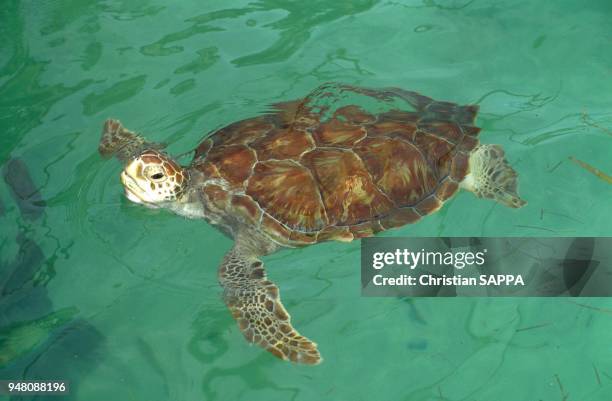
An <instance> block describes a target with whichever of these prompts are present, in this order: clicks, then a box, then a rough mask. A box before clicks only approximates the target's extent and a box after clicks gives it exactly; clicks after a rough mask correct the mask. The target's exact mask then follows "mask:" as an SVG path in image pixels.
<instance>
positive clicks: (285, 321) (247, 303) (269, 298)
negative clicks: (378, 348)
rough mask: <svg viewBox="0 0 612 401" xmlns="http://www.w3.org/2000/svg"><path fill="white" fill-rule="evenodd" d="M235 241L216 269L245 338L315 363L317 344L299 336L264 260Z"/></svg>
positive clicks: (292, 358)
mask: <svg viewBox="0 0 612 401" xmlns="http://www.w3.org/2000/svg"><path fill="white" fill-rule="evenodd" d="M241 245H242V244H241V243H240V242H237V243H236V245H235V246H234V248H233V249H232V250H231V251H230V252H228V253H227V254H226V255H225V258H224V260H223V263H222V264H221V267H220V268H219V283H220V284H221V286H222V287H223V290H224V299H225V303H226V305H227V306H228V308H229V309H230V311H231V313H232V316H233V317H234V319H236V322H237V323H238V327H239V328H240V330H241V331H242V334H244V337H245V338H246V340H247V341H248V342H250V343H254V344H257V345H259V346H261V347H263V348H264V349H266V350H267V351H269V352H271V353H272V354H274V355H275V356H277V357H279V358H281V359H285V360H290V361H293V362H299V363H304V364H309V365H312V364H317V363H319V362H321V356H320V354H319V351H318V350H317V345H316V344H315V343H313V342H312V341H310V340H309V339H307V338H306V337H304V336H301V335H300V333H298V332H297V330H295V329H294V328H293V326H292V325H291V318H290V316H289V313H288V312H287V310H285V307H284V306H283V304H282V303H281V300H280V295H279V291H278V287H277V286H276V285H275V284H274V283H273V282H272V281H270V280H268V279H267V277H266V271H265V270H264V266H263V263H262V262H261V260H259V259H258V258H257V257H256V256H255V255H254V253H253V252H251V251H250V250H249V249H247V248H245V247H243V246H241Z"/></svg>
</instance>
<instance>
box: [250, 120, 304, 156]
mask: <svg viewBox="0 0 612 401" xmlns="http://www.w3.org/2000/svg"><path fill="white" fill-rule="evenodd" d="M314 147H315V145H314V143H313V140H312V138H311V137H310V134H308V133H307V132H305V131H297V130H290V129H282V128H281V129H274V130H271V131H270V132H268V133H267V135H265V136H263V137H262V138H259V139H257V140H256V141H254V142H253V143H252V144H251V148H252V149H255V150H256V151H257V158H258V159H259V160H269V159H278V160H283V159H293V160H297V159H299V156H300V155H301V154H302V153H304V152H306V151H308V150H312V149H314Z"/></svg>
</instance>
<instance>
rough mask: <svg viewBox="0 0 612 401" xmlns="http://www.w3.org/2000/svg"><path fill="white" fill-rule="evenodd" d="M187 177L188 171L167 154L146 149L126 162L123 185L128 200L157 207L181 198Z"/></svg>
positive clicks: (122, 179)
mask: <svg viewBox="0 0 612 401" xmlns="http://www.w3.org/2000/svg"><path fill="white" fill-rule="evenodd" d="M187 177H188V174H187V171H186V170H185V169H183V168H182V167H180V166H179V165H178V164H177V163H176V162H175V161H174V160H172V159H170V158H169V157H168V156H167V155H165V154H164V153H162V152H159V151H157V150H154V149H147V150H144V151H142V152H140V153H139V154H137V155H135V156H134V157H132V158H131V159H130V160H127V162H126V165H125V168H124V169H123V171H122V172H121V183H122V184H123V187H124V189H125V195H126V196H127V198H128V199H129V200H131V201H132V202H135V203H140V204H142V205H144V206H147V207H150V208H158V207H162V206H164V204H168V203H171V202H174V201H176V200H178V199H180V198H181V197H182V195H183V194H184V193H185V189H186V187H187Z"/></svg>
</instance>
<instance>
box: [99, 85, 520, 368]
mask: <svg viewBox="0 0 612 401" xmlns="http://www.w3.org/2000/svg"><path fill="white" fill-rule="evenodd" d="M350 96H354V97H355V96H356V97H358V98H359V100H361V101H363V103H367V102H368V101H369V102H370V103H372V102H373V103H374V105H373V106H372V105H371V107H366V106H363V107H362V106H361V105H355V104H344V105H342V104H343V101H344V103H346V101H347V99H349V100H350V99H351V98H350ZM477 111H478V106H476V105H468V106H459V105H456V104H454V103H450V102H440V101H435V100H433V99H431V98H429V97H426V96H422V95H419V94H417V93H415V92H409V91H405V90H402V89H397V88H385V89H367V88H359V87H353V86H349V85H343V84H324V85H323V86H321V87H319V88H318V89H316V90H315V91H314V92H312V93H311V94H310V95H309V96H307V97H305V98H304V99H300V100H294V101H288V102H283V103H278V104H276V105H274V107H273V108H272V110H270V111H269V112H268V113H264V114H262V115H260V116H257V117H254V118H249V119H246V120H242V121H239V122H236V123H233V124H230V125H228V126H226V127H224V128H221V129H219V130H217V131H215V132H213V133H212V134H211V135H208V136H207V137H205V138H204V140H203V141H202V142H201V143H200V144H199V146H198V147H197V148H196V149H195V154H194V157H193V160H192V161H191V163H190V164H189V165H187V166H180V165H179V164H178V163H177V162H176V161H175V160H173V159H172V158H170V157H169V156H168V155H167V154H166V153H164V152H163V151H162V149H163V146H162V145H160V144H156V143H153V142H149V141H147V140H146V139H144V138H143V137H142V136H140V135H138V134H136V133H134V132H131V131H129V130H127V129H126V128H124V127H123V126H122V125H121V123H120V122H119V121H116V120H107V121H106V123H105V125H104V130H103V133H102V138H101V141H100V145H99V151H100V153H101V154H102V155H103V156H105V157H110V156H111V155H116V156H117V157H118V159H119V160H120V161H122V162H123V163H124V165H125V167H124V169H123V171H122V172H121V182H122V183H123V186H124V189H125V195H126V196H127V198H129V199H130V200H131V201H133V202H136V203H139V204H141V205H144V206H147V207H151V208H160V207H163V208H167V209H170V210H171V211H173V212H174V213H177V214H179V215H183V216H187V217H189V218H204V219H205V220H207V221H208V222H209V223H212V224H213V225H215V226H217V227H218V228H220V229H221V230H222V231H223V232H225V233H226V234H228V235H229V236H230V237H232V238H233V239H234V240H235V243H234V246H233V248H232V249H231V250H229V251H228V252H227V254H226V255H225V257H224V259H223V262H222V263H221V266H220V268H219V271H218V278H219V282H220V284H221V286H222V287H223V289H224V299H225V302H226V304H227V306H228V307H229V309H230V311H231V313H232V315H233V317H234V318H235V319H236V321H237V323H238V326H239V327H240V330H241V331H242V333H243V334H244V336H245V337H246V339H247V340H248V341H249V342H251V343H256V344H258V345H260V346H262V347H263V348H265V349H267V350H268V351H270V352H271V353H272V354H274V355H276V356H277V357H279V358H282V359H285V360H291V361H294V362H300V363H305V364H316V363H319V362H320V361H321V357H320V354H319V351H318V350H317V346H316V344H315V343H314V342H312V341H310V340H309V339H308V338H306V337H304V336H301V335H300V334H299V333H298V332H297V331H296V330H295V329H294V328H293V326H292V325H291V322H290V318H289V314H288V313H287V311H286V310H285V308H284V307H283V305H282V303H281V300H280V296H279V290H278V288H277V286H276V285H275V284H274V283H273V282H271V281H270V280H268V279H267V278H266V273H265V270H264V266H263V263H262V261H261V260H260V258H261V257H262V256H264V255H268V254H270V253H272V252H274V251H276V250H278V249H280V248H283V247H302V246H306V245H310V244H315V243H317V242H321V241H328V240H339V241H351V240H353V239H356V238H361V237H367V236H371V235H373V234H375V233H377V232H379V231H382V230H385V229H389V228H393V227H399V226H403V225H405V224H408V223H414V222H416V221H417V220H419V219H420V218H421V217H423V216H425V215H428V214H430V213H432V212H434V211H436V210H438V209H439V208H440V207H441V206H442V204H443V203H444V202H445V201H446V200H448V199H449V198H450V197H451V196H453V195H454V194H455V193H456V192H457V190H458V189H459V188H460V187H461V188H464V189H467V190H468V191H471V192H473V193H474V194H475V195H476V196H477V197H480V198H490V199H494V200H496V201H498V202H500V203H502V204H504V205H506V206H509V207H513V208H517V207H521V206H523V205H524V204H525V201H523V200H522V199H521V198H520V197H519V195H518V193H517V174H516V172H515V171H514V170H513V169H512V168H511V167H510V166H509V165H508V163H507V162H506V160H505V158H504V151H503V150H502V148H501V147H500V146H498V145H479V142H478V133H479V131H480V129H479V128H477V127H475V126H474V125H473V124H474V119H475V117H476V113H477Z"/></svg>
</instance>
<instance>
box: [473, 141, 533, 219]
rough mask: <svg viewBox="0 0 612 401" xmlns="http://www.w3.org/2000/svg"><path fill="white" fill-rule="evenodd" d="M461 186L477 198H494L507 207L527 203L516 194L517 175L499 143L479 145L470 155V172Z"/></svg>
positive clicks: (516, 206)
mask: <svg viewBox="0 0 612 401" xmlns="http://www.w3.org/2000/svg"><path fill="white" fill-rule="evenodd" d="M461 186H462V187H463V188H465V189H467V190H469V191H472V192H473V193H474V194H475V195H476V196H478V197H479V198H489V199H494V200H496V201H497V202H500V203H502V204H504V205H506V206H508V207H512V208H519V207H522V206H525V205H526V204H527V202H526V201H524V200H522V199H521V197H520V196H519V194H518V175H517V174H516V171H514V169H513V168H512V167H510V165H509V164H508V162H507V161H506V159H505V158H504V150H503V149H502V148H501V146H499V145H480V146H478V147H477V148H476V149H474V150H473V151H472V154H471V155H470V173H469V174H468V175H467V176H466V177H465V179H464V180H463V182H462V183H461Z"/></svg>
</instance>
